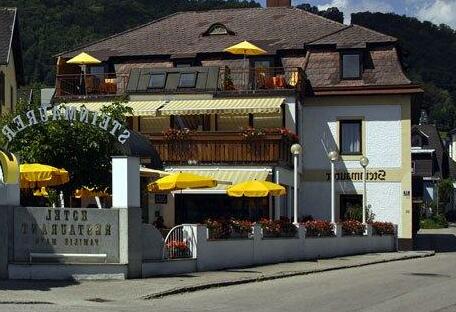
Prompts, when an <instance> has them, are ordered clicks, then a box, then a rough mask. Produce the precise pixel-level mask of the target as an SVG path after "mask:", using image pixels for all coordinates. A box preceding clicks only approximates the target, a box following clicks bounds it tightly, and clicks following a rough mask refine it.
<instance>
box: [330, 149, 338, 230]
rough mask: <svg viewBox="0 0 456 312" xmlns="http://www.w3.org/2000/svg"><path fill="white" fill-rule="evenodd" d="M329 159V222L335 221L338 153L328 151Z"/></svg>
mask: <svg viewBox="0 0 456 312" xmlns="http://www.w3.org/2000/svg"><path fill="white" fill-rule="evenodd" d="M328 158H329V160H330V161H331V223H336V172H335V171H336V170H335V162H336V161H337V160H339V153H338V152H337V151H332V152H329V153H328Z"/></svg>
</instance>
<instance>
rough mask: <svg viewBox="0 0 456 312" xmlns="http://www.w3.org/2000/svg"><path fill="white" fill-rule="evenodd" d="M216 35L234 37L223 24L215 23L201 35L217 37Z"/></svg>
mask: <svg viewBox="0 0 456 312" xmlns="http://www.w3.org/2000/svg"><path fill="white" fill-rule="evenodd" d="M217 35H234V32H233V31H231V30H229V29H228V27H226V26H225V25H223V24H220V23H216V24H213V25H211V27H209V29H208V30H206V31H205V32H204V33H203V36H217Z"/></svg>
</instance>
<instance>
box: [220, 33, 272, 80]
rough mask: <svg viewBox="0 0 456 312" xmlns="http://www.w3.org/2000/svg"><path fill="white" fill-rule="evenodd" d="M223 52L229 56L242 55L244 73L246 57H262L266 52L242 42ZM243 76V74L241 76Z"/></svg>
mask: <svg viewBox="0 0 456 312" xmlns="http://www.w3.org/2000/svg"><path fill="white" fill-rule="evenodd" d="M223 51H224V52H228V53H231V54H237V55H244V65H243V67H244V71H245V70H246V67H247V66H246V64H247V62H246V60H247V58H246V57H247V55H263V54H266V53H267V52H266V51H265V50H263V49H261V48H259V47H257V46H256V45H254V44H252V43H250V42H248V41H242V42H240V43H238V44H235V45H234V46H231V47H228V48H226V49H224V50H223ZM243 75H245V73H244V74H243ZM243 78H244V81H245V77H243Z"/></svg>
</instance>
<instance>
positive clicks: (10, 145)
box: [0, 100, 132, 195]
mask: <svg viewBox="0 0 456 312" xmlns="http://www.w3.org/2000/svg"><path fill="white" fill-rule="evenodd" d="M122 103H123V100H117V101H114V102H113V104H111V105H109V106H105V107H103V108H102V110H101V111H102V113H103V114H105V115H108V116H110V117H111V118H112V119H115V120H118V121H119V122H120V123H121V124H122V125H123V126H126V114H131V113H132V111H131V108H129V107H127V106H125V105H123V104H122ZM38 107H39V104H38V103H33V104H31V105H26V104H24V103H18V106H17V110H16V112H15V113H14V116H17V115H21V116H25V113H26V112H27V111H29V110H31V109H37V108H38ZM14 116H13V115H12V114H9V115H5V116H3V117H2V118H1V119H0V129H3V126H5V125H8V124H11V123H12V118H13V117H14ZM23 119H24V120H27V119H26V118H23ZM0 140H3V141H2V142H0V144H2V145H3V146H5V145H7V149H8V150H9V151H10V152H13V153H15V154H16V155H17V156H18V158H19V160H20V162H21V163H42V164H47V165H51V166H54V167H57V168H64V169H66V170H68V172H69V174H70V182H69V183H67V184H65V185H63V186H62V187H61V188H60V189H62V190H64V192H65V194H66V195H69V194H71V193H73V192H74V190H76V189H77V188H80V187H83V186H87V187H94V188H96V189H105V188H107V187H110V185H111V173H110V170H111V156H114V155H123V154H124V152H123V150H122V149H121V148H120V147H119V144H117V141H116V139H115V138H114V137H113V136H112V135H110V133H109V132H106V131H104V130H102V129H100V128H99V127H97V126H93V125H91V124H86V123H81V122H79V121H74V122H69V121H67V120H56V121H48V122H47V123H37V124H35V125H33V126H30V127H27V128H26V129H25V130H23V131H22V132H19V133H17V135H16V137H14V139H13V140H12V141H11V142H7V140H6V138H5V137H3V136H2V137H1V139H0Z"/></svg>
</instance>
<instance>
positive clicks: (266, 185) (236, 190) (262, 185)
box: [226, 180, 287, 197]
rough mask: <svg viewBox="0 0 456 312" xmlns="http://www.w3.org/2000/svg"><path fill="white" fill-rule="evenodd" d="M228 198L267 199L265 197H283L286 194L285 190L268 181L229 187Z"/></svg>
mask: <svg viewBox="0 0 456 312" xmlns="http://www.w3.org/2000/svg"><path fill="white" fill-rule="evenodd" d="M226 191H227V193H228V195H229V196H232V197H242V196H245V197H267V196H270V195H272V196H283V195H285V194H286V193H287V192H286V190H285V188H284V187H283V186H281V185H279V184H276V183H272V182H268V181H257V180H252V181H246V182H242V183H239V184H236V185H233V186H231V187H229V188H228V189H227V190H226Z"/></svg>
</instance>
